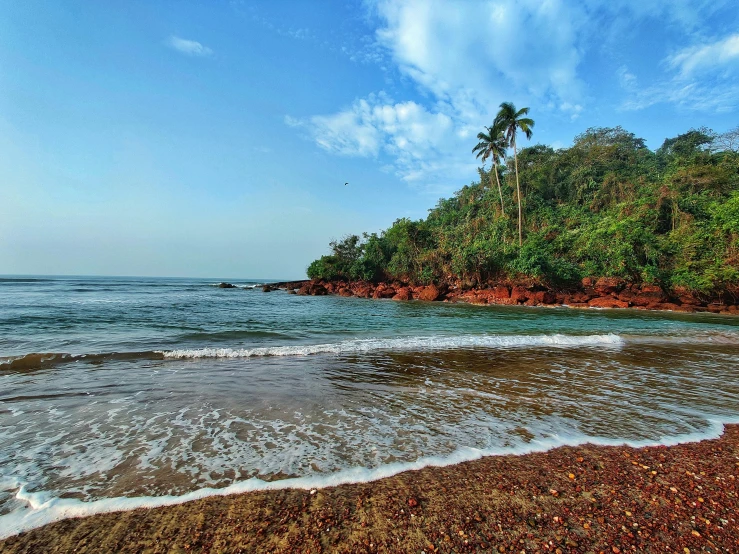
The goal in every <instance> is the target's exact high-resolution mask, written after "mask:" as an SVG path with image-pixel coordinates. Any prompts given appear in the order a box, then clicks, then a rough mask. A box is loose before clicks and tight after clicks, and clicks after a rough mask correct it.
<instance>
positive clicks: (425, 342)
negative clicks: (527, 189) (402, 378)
mask: <svg viewBox="0 0 739 554" xmlns="http://www.w3.org/2000/svg"><path fill="white" fill-rule="evenodd" d="M623 342H624V341H623V339H622V338H621V337H619V336H618V335H615V334H607V335H583V336H577V335H462V336H453V337H452V336H435V337H433V336H431V337H401V338H384V339H379V338H373V339H354V340H347V341H342V342H335V343H326V344H310V345H289V346H270V347H260V348H199V349H181V350H170V351H157V353H160V354H162V355H163V356H164V357H165V358H251V357H259V356H307V355H310V354H353V353H361V352H372V351H378V350H411V351H419V350H420V351H423V350H448V349H454V348H475V347H477V348H520V347H537V346H551V347H565V348H572V347H580V346H615V347H618V346H620V345H622V344H623Z"/></svg>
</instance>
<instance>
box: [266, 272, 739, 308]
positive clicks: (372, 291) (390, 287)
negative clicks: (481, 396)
mask: <svg viewBox="0 0 739 554" xmlns="http://www.w3.org/2000/svg"><path fill="white" fill-rule="evenodd" d="M275 289H287V290H288V291H290V292H293V293H295V294H298V295H313V296H321V295H327V294H335V295H339V296H354V297H358V298H374V299H378V298H389V299H392V300H426V301H444V302H467V303H470V304H495V305H506V306H515V305H524V306H565V307H570V308H633V309H638V310H661V311H673V312H685V313H693V312H707V313H715V314H726V315H739V298H737V297H736V296H735V295H734V294H732V293H729V292H728V291H727V292H726V293H724V294H721V295H718V296H713V297H702V296H700V295H698V294H695V293H693V292H691V291H688V290H685V289H679V288H678V289H676V290H672V291H665V290H663V289H662V288H660V287H659V286H657V285H647V284H641V285H640V284H632V283H628V282H627V281H625V280H623V279H619V278H616V277H602V278H600V279H595V278H586V279H583V280H582V282H581V283H580V284H579V285H578V286H570V287H567V288H565V287H562V288H555V287H547V286H544V285H541V284H538V283H532V282H520V283H510V282H504V283H497V284H491V285H489V286H483V287H470V288H464V287H460V286H448V285H438V286H437V285H433V284H432V285H426V286H424V285H420V286H411V285H409V284H407V283H399V282H380V283H372V282H367V281H326V280H304V281H292V282H283V283H271V284H268V285H265V286H264V287H263V290H265V292H270V291H272V290H275Z"/></svg>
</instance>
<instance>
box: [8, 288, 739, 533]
mask: <svg viewBox="0 0 739 554" xmlns="http://www.w3.org/2000/svg"><path fill="white" fill-rule="evenodd" d="M260 282H261V281H246V280H245V281H234V283H236V284H238V285H239V287H240V288H237V289H220V288H217V287H215V286H214V284H216V283H217V280H202V279H143V278H135V279H134V278H90V277H70V278H43V277H30V278H18V277H0V536H2V535H7V534H9V533H12V532H17V531H18V530H19V529H22V528H28V527H29V526H33V525H37V524H39V523H43V522H45V521H50V520H52V519H58V518H59V517H64V516H65V515H72V514H78V513H91V512H92V511H96V510H97V511H100V510H108V509H120V508H122V507H132V506H133V505H153V504H157V503H165V502H173V501H179V500H178V499H182V498H188V497H185V496H183V495H188V494H189V495H191V496H190V497H192V495H193V494H195V495H203V494H213V493H217V492H218V491H223V490H229V491H230V490H236V489H238V490H246V489H248V488H260V487H262V488H263V487H264V486H281V485H280V483H284V484H291V483H292V484H295V483H298V485H296V486H320V485H321V484H329V483H332V482H337V480H338V481H342V482H344V481H347V480H349V481H351V480H366V479H371V478H376V477H378V476H381V475H385V474H388V473H392V472H396V471H398V470H402V469H404V468H408V467H420V466H423V465H427V464H429V463H436V464H438V463H447V462H453V461H459V460H462V459H469V458H472V457H476V456H479V455H483V454H497V453H506V452H512V453H516V452H524V451H531V450H541V449H546V448H550V447H553V446H556V445H559V444H567V443H570V444H573V443H580V442H583V441H593V442H600V443H612V442H624V441H630V442H631V443H634V444H645V443H653V442H662V443H671V442H675V441H680V440H688V439H693V440H695V439H698V438H701V437H703V436H713V435H715V434H716V433H717V432H719V431H720V427H721V423H722V422H731V421H737V420H739V378H738V377H739V374H738V370H739V361H738V360H739V318H732V317H727V316H716V315H698V314H668V313H649V312H643V311H632V310H622V311H601V310H586V311H583V310H568V309H565V308H555V309H546V308H523V307H503V306H501V307H491V306H470V305H463V304H445V303H423V302H393V301H391V300H364V299H356V298H340V297H302V296H295V295H289V294H287V293H286V292H284V291H276V292H271V293H263V292H262V291H261V288H252V287H254V285H256V284H258V283H260ZM337 476H338V477H337ZM295 479H299V480H300V481H295ZM301 479H302V480H301ZM265 482H272V484H271V485H267V484H266V483H265ZM275 483H276V484H275ZM226 487H231V488H230V489H225V488H226ZM239 487H241V489H239ZM244 487H246V488H244ZM203 491H205V492H203ZM165 497H166V498H165ZM60 499H63V500H60ZM125 499H129V501H126V500H125ZM134 499H138V500H134ZM141 499H146V501H145V502H144V504H142V503H141V502H143V501H142V500H141ZM127 502H128V503H127ZM132 502H133V504H132ZM136 502H138V504H136ZM94 506H97V507H96V508H90V507H94ZM111 506H113V508H111ZM71 507H74V509H72V508H71ZM55 510H56V511H55ZM74 510H77V511H74ZM85 510H88V512H86V511H85Z"/></svg>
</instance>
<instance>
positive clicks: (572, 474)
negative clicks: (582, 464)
mask: <svg viewBox="0 0 739 554" xmlns="http://www.w3.org/2000/svg"><path fill="white" fill-rule="evenodd" d="M567 477H569V478H570V479H574V478H575V474H574V473H570V474H569V475H568V476H567Z"/></svg>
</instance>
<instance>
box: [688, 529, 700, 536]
mask: <svg viewBox="0 0 739 554" xmlns="http://www.w3.org/2000/svg"><path fill="white" fill-rule="evenodd" d="M690 534H691V535H693V536H694V537H700V536H701V534H700V533H699V532H698V531H696V530H695V529H693V531H692V532H691V533H690Z"/></svg>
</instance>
